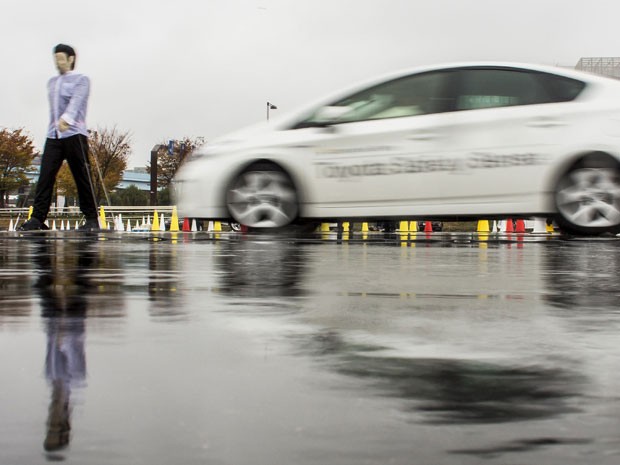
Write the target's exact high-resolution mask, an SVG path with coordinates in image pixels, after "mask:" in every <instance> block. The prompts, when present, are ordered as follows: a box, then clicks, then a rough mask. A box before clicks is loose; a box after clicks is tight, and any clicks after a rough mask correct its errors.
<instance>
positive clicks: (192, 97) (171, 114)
mask: <svg viewBox="0 0 620 465" xmlns="http://www.w3.org/2000/svg"><path fill="white" fill-rule="evenodd" d="M0 5H1V6H2V10H1V13H0V35H1V37H2V61H3V66H2V68H3V69H2V73H1V74H0V95H1V100H0V101H1V105H0V127H8V128H11V129H15V128H20V127H23V128H25V129H26V130H27V131H28V132H29V133H30V134H31V136H32V137H33V139H34V140H35V143H36V145H37V147H38V148H41V147H42V146H43V143H44V141H45V130H46V126H47V119H48V108H47V97H46V87H45V84H46V81H47V79H48V78H50V77H51V76H53V75H54V74H55V73H56V70H55V67H54V63H53V59H52V48H53V47H54V45H55V44H57V43H58V42H63V43H67V44H70V45H72V46H74V48H75V49H76V51H77V54H78V57H77V67H76V71H78V72H82V73H84V74H87V75H88V76H89V77H90V78H91V83H92V88H91V98H90V103H89V113H88V121H87V122H88V125H89V127H90V128H92V129H95V128H97V127H112V126H116V127H117V128H118V129H119V130H122V131H129V132H130V133H131V134H132V140H133V154H132V157H131V159H130V161H129V166H130V167H132V166H145V165H146V164H147V162H148V160H149V154H150V150H151V148H152V147H153V145H155V144H157V143H160V142H163V141H165V140H167V139H169V138H176V139H180V138H183V137H185V136H189V137H197V136H202V137H205V139H207V140H209V139H212V138H214V137H216V136H218V135H222V134H224V133H226V132H229V131H232V130H235V129H238V128H240V127H243V126H246V125H248V124H252V123H255V122H260V121H264V120H265V118H266V102H267V101H270V102H273V103H274V104H276V105H277V106H278V110H272V113H271V114H272V115H273V116H276V114H278V113H281V112H288V111H290V110H292V109H294V108H295V107H297V106H299V105H302V104H305V103H307V102H308V101H312V100H314V99H316V98H319V97H322V96H323V95H324V94H326V93H331V92H333V91H336V90H339V89H340V88H342V87H344V86H347V85H349V84H350V83H355V82H357V81H359V80H361V79H366V78H371V77H373V76H374V75H377V74H382V73H385V72H389V71H393V70H398V69H400V68H408V67H411V66H416V65H424V64H431V63H438V62H450V61H464V60H501V61H519V62H533V63H542V64H551V65H555V64H560V65H575V64H576V63H577V61H578V60H579V58H580V57H583V56H620V27H619V26H618V20H619V18H620V1H619V0H588V1H587V2H586V1H582V0H571V1H567V0H516V1H513V0H104V1H97V2H94V1H90V0H54V1H49V0H36V1H35V0H0Z"/></svg>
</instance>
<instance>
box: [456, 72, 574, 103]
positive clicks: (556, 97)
mask: <svg viewBox="0 0 620 465" xmlns="http://www.w3.org/2000/svg"><path fill="white" fill-rule="evenodd" d="M458 82H459V88H458V94H457V99H456V110H475V109H481V108H496V107H505V106H515V105H535V104H542V103H557V102H566V101H570V100H573V99H575V98H576V97H577V95H579V93H580V92H581V90H582V89H583V87H584V85H585V84H584V83H583V82H581V81H578V80H575V79H570V78H565V77H563V76H557V75H552V74H547V73H539V72H535V71H525V70H517V69H496V68H480V69H462V70H460V71H459V80H458Z"/></svg>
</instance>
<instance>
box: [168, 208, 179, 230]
mask: <svg viewBox="0 0 620 465" xmlns="http://www.w3.org/2000/svg"><path fill="white" fill-rule="evenodd" d="M178 230H179V214H178V213H177V207H176V206H175V207H172V219H171V220H170V231H178Z"/></svg>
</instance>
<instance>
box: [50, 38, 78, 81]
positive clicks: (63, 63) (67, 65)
mask: <svg viewBox="0 0 620 465" xmlns="http://www.w3.org/2000/svg"><path fill="white" fill-rule="evenodd" d="M54 59H55V60H56V68H58V72H59V73H60V74H65V73H66V72H67V71H71V70H72V69H73V68H75V50H73V47H70V46H69V45H65V44H58V45H56V47H54Z"/></svg>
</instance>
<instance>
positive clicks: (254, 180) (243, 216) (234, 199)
mask: <svg viewBox="0 0 620 465" xmlns="http://www.w3.org/2000/svg"><path fill="white" fill-rule="evenodd" d="M226 207H227V208H228V212H229V214H230V216H231V217H232V218H233V219H234V221H236V222H237V223H239V224H242V225H245V226H248V227H250V228H256V229H274V228H283V227H285V226H288V225H289V224H291V223H292V222H293V220H295V218H297V214H298V212H299V202H298V196H297V191H296V189H295V186H294V184H293V181H292V180H291V178H290V176H289V175H288V174H286V173H285V172H284V171H283V170H282V169H281V168H280V167H278V166H277V165H274V164H270V163H257V164H254V165H252V166H250V167H248V168H247V169H246V170H245V171H243V172H242V173H241V174H239V175H238V176H237V177H236V178H235V179H234V180H233V181H232V183H231V184H230V185H229V187H228V189H227V191H226Z"/></svg>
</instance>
